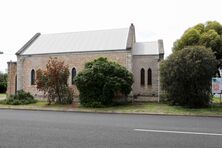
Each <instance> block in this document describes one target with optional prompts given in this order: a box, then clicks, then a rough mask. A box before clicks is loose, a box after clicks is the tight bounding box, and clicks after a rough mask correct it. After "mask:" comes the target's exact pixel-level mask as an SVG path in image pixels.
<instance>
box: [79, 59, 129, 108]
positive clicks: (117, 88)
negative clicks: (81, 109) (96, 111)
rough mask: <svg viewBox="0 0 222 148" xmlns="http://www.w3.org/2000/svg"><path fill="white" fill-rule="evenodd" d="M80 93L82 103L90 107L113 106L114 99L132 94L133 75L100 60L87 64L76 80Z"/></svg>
mask: <svg viewBox="0 0 222 148" xmlns="http://www.w3.org/2000/svg"><path fill="white" fill-rule="evenodd" d="M75 83H76V86H77V88H78V90H79V92H80V103H81V105H83V106H88V107H100V106H106V105H111V104H112V103H113V98H114V97H116V96H119V95H123V96H127V95H128V94H129V93H130V92H131V86H132V84H133V75H132V73H130V72H129V71H128V70H127V69H126V68H125V67H123V66H121V65H119V64H117V63H115V62H110V61H108V60H107V59H106V58H98V59H96V60H94V61H92V62H89V63H86V64H85V69H84V70H83V71H81V72H79V73H78V75H77V77H76V79H75Z"/></svg>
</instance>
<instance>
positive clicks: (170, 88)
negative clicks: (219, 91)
mask: <svg viewBox="0 0 222 148" xmlns="http://www.w3.org/2000/svg"><path fill="white" fill-rule="evenodd" d="M216 70H217V69H216V58H215V56H214V54H213V52H212V51H211V50H210V49H206V48H205V47H203V46H201V47H200V46H193V47H187V48H184V49H182V50H180V51H177V52H174V53H173V54H171V55H170V56H169V57H168V59H167V60H165V61H163V63H162V64H161V84H162V87H163V89H164V90H165V92H166V94H167V96H168V101H170V103H172V104H174V105H182V106H187V107H203V106H207V105H208V104H209V101H210V99H211V77H212V76H213V74H215V71H216Z"/></svg>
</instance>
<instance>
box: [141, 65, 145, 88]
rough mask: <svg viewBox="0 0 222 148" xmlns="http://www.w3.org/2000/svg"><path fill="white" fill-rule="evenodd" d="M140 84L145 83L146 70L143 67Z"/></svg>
mask: <svg viewBox="0 0 222 148" xmlns="http://www.w3.org/2000/svg"><path fill="white" fill-rule="evenodd" d="M140 84H141V85H142V86H144V84H145V70H144V69H143V68H142V69H141V70H140Z"/></svg>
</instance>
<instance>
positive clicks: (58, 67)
mask: <svg viewBox="0 0 222 148" xmlns="http://www.w3.org/2000/svg"><path fill="white" fill-rule="evenodd" d="M36 73H37V77H36V84H37V89H38V90H40V91H43V92H44V93H45V94H47V95H48V102H49V104H51V102H55V103H59V104H70V103H72V99H73V96H72V94H73V92H72V90H71V89H70V88H68V83H67V81H68V77H69V69H68V66H67V65H65V64H64V62H63V61H60V60H58V59H57V58H50V59H49V61H48V64H47V65H46V69H45V70H42V69H38V70H37V71H36Z"/></svg>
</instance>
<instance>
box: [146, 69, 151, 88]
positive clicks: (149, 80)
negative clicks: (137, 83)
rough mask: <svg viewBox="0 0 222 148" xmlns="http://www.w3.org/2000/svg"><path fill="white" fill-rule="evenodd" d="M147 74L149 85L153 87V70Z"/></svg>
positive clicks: (149, 70)
mask: <svg viewBox="0 0 222 148" xmlns="http://www.w3.org/2000/svg"><path fill="white" fill-rule="evenodd" d="M147 73H148V78H147V84H148V85H152V70H151V69H150V68H149V69H148V72H147Z"/></svg>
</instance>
